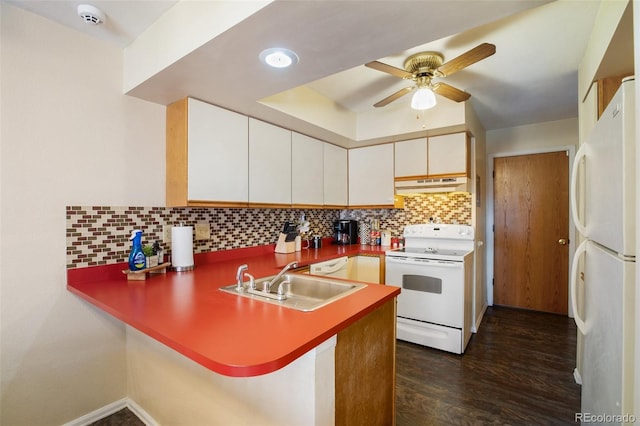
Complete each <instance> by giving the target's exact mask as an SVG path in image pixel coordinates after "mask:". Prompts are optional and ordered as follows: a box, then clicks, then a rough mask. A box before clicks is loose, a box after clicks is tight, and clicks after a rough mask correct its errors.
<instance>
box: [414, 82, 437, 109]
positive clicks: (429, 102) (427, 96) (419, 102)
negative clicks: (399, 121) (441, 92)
mask: <svg viewBox="0 0 640 426" xmlns="http://www.w3.org/2000/svg"><path fill="white" fill-rule="evenodd" d="M434 106H436V95H435V93H433V91H432V90H431V89H429V88H428V87H421V88H419V89H418V90H416V93H414V94H413V97H412V98H411V108H413V109H417V110H425V109H429V108H433V107H434Z"/></svg>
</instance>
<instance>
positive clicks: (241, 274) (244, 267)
mask: <svg viewBox="0 0 640 426" xmlns="http://www.w3.org/2000/svg"><path fill="white" fill-rule="evenodd" d="M248 269H249V265H247V264H244V265H240V266H238V272H236V280H237V286H236V290H237V291H244V287H243V285H242V278H243V277H244V272H245V271H246V270H248Z"/></svg>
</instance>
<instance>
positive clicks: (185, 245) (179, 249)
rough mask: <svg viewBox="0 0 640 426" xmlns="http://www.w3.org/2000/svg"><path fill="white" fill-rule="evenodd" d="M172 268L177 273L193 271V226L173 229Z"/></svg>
mask: <svg viewBox="0 0 640 426" xmlns="http://www.w3.org/2000/svg"><path fill="white" fill-rule="evenodd" d="M171 266H172V267H173V269H174V270H176V271H190V270H192V269H193V226H173V227H171Z"/></svg>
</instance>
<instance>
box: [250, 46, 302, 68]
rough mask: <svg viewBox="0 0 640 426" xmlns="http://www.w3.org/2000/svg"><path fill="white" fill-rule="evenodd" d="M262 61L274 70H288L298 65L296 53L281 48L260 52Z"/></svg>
mask: <svg viewBox="0 0 640 426" xmlns="http://www.w3.org/2000/svg"><path fill="white" fill-rule="evenodd" d="M259 57H260V60H261V61H262V62H264V63H265V64H267V65H269V66H271V67H274V68H286V67H289V66H291V65H295V64H297V63H298V55H296V52H294V51H292V50H289V49H284V48H281V47H272V48H269V49H265V50H263V51H262V52H260V55H259Z"/></svg>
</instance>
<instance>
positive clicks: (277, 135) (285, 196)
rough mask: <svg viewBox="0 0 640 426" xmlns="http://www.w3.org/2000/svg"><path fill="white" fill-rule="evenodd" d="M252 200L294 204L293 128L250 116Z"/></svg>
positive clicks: (250, 187)
mask: <svg viewBox="0 0 640 426" xmlns="http://www.w3.org/2000/svg"><path fill="white" fill-rule="evenodd" d="M249 202H250V203H265V204H289V205H290V204H291V131H290V130H285V129H283V128H281V127H277V126H274V125H272V124H269V123H265V122H264V121H260V120H256V119H253V118H250V119H249Z"/></svg>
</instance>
